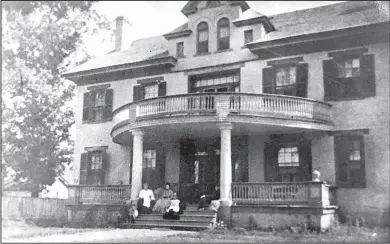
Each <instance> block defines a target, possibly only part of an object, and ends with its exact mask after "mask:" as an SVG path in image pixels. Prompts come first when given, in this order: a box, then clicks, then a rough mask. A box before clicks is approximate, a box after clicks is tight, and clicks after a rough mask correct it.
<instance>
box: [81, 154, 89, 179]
mask: <svg viewBox="0 0 390 244" xmlns="http://www.w3.org/2000/svg"><path fill="white" fill-rule="evenodd" d="M87 162H88V153H82V154H81V157H80V185H84V184H87V174H88V163H87Z"/></svg>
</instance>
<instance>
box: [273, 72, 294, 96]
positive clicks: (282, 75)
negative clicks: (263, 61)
mask: <svg viewBox="0 0 390 244" xmlns="http://www.w3.org/2000/svg"><path fill="white" fill-rule="evenodd" d="M296 76H297V67H296V66H285V67H281V68H277V69H276V93H278V94H282V95H295V81H296V78H297V77H296Z"/></svg>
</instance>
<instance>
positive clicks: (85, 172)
mask: <svg viewBox="0 0 390 244" xmlns="http://www.w3.org/2000/svg"><path fill="white" fill-rule="evenodd" d="M106 150H107V147H102V148H97V149H96V148H95V149H90V150H89V151H87V152H86V153H82V154H81V160H80V184H88V185H102V184H104V176H105V169H106V165H107V163H108V162H107V161H108V157H107V152H106Z"/></svg>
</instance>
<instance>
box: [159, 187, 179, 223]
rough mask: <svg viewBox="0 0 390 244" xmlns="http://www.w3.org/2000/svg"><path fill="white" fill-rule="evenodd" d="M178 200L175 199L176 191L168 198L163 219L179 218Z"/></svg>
mask: <svg viewBox="0 0 390 244" xmlns="http://www.w3.org/2000/svg"><path fill="white" fill-rule="evenodd" d="M179 212H180V200H179V199H177V195H176V193H174V194H173V198H172V200H170V205H169V207H168V209H166V212H165V213H164V215H163V218H164V219H180V216H179Z"/></svg>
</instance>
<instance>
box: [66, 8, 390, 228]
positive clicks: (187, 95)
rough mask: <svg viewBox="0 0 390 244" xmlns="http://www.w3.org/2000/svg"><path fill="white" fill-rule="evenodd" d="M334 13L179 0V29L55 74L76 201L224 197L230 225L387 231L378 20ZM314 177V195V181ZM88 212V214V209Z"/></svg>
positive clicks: (384, 36)
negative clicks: (70, 85) (167, 194)
mask: <svg viewBox="0 0 390 244" xmlns="http://www.w3.org/2000/svg"><path fill="white" fill-rule="evenodd" d="M378 6H379V5H378V4H377V3H375V2H343V3H337V4H332V5H327V6H323V7H318V8H312V9H306V10H300V11H295V12H289V13H282V14H277V15H274V16H266V15H263V14H261V13H259V12H257V11H255V10H253V9H250V7H249V5H248V3H247V2H245V1H190V2H188V3H187V4H186V5H185V6H184V8H183V9H182V13H183V14H184V15H185V16H186V17H187V18H188V22H187V23H185V24H183V25H181V26H179V27H177V28H176V29H174V30H173V31H171V32H169V33H167V34H165V35H163V36H156V37H151V38H147V39H141V40H137V41H134V42H133V43H132V44H131V46H130V48H126V49H123V48H122V46H123V44H124V43H123V41H122V34H123V33H124V31H126V30H125V27H126V20H125V19H124V18H122V17H119V18H117V19H116V21H117V29H116V46H115V50H114V51H112V52H110V53H108V54H106V55H104V56H102V57H98V58H96V59H93V60H90V61H88V62H86V63H84V64H82V65H80V66H78V67H76V68H74V69H73V70H70V71H68V72H67V73H65V74H64V77H65V78H67V79H69V80H72V81H74V82H75V83H76V84H77V102H78V107H77V109H76V111H75V120H76V131H77V132H76V143H75V157H74V169H75V172H74V173H75V174H74V179H75V181H77V182H78V183H79V184H78V186H74V192H73V193H70V194H71V195H72V194H73V195H72V196H74V197H75V198H77V200H76V202H75V205H72V206H78V203H80V202H83V203H84V205H85V204H86V203H89V204H92V205H93V204H95V203H99V202H105V203H114V202H115V201H117V202H121V201H123V199H126V198H131V199H132V200H136V198H137V194H138V192H139V191H140V189H141V185H142V183H143V182H148V183H149V186H150V188H152V189H155V188H157V187H158V186H161V185H163V184H164V182H169V183H172V184H173V185H174V189H175V191H177V192H178V194H179V196H180V198H181V199H184V200H186V201H188V202H194V201H195V202H196V199H197V198H198V197H199V196H200V195H202V194H205V193H207V192H208V191H210V190H211V189H213V187H214V186H215V185H216V184H219V185H220V187H221V198H220V209H219V210H220V211H219V212H220V218H221V219H222V220H224V222H225V223H229V224H231V225H232V226H247V225H248V221H249V220H250V221H257V222H258V224H259V225H263V226H268V225H269V224H270V223H272V224H275V225H285V224H286V223H288V224H295V223H296V222H300V221H302V222H307V223H308V224H312V225H315V226H320V227H324V228H326V227H327V226H329V225H330V223H331V222H332V219H333V217H334V213H335V211H336V209H338V211H339V213H340V216H344V217H346V218H349V219H351V220H355V219H357V218H365V220H366V223H370V224H386V223H388V221H389V146H390V145H389V16H388V12H387V13H386V11H381V8H380V7H378ZM314 170H318V171H320V173H321V177H320V179H321V180H322V181H325V182H326V184H325V183H323V182H313V181H312V172H313V171H314ZM85 206H86V205H85Z"/></svg>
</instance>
